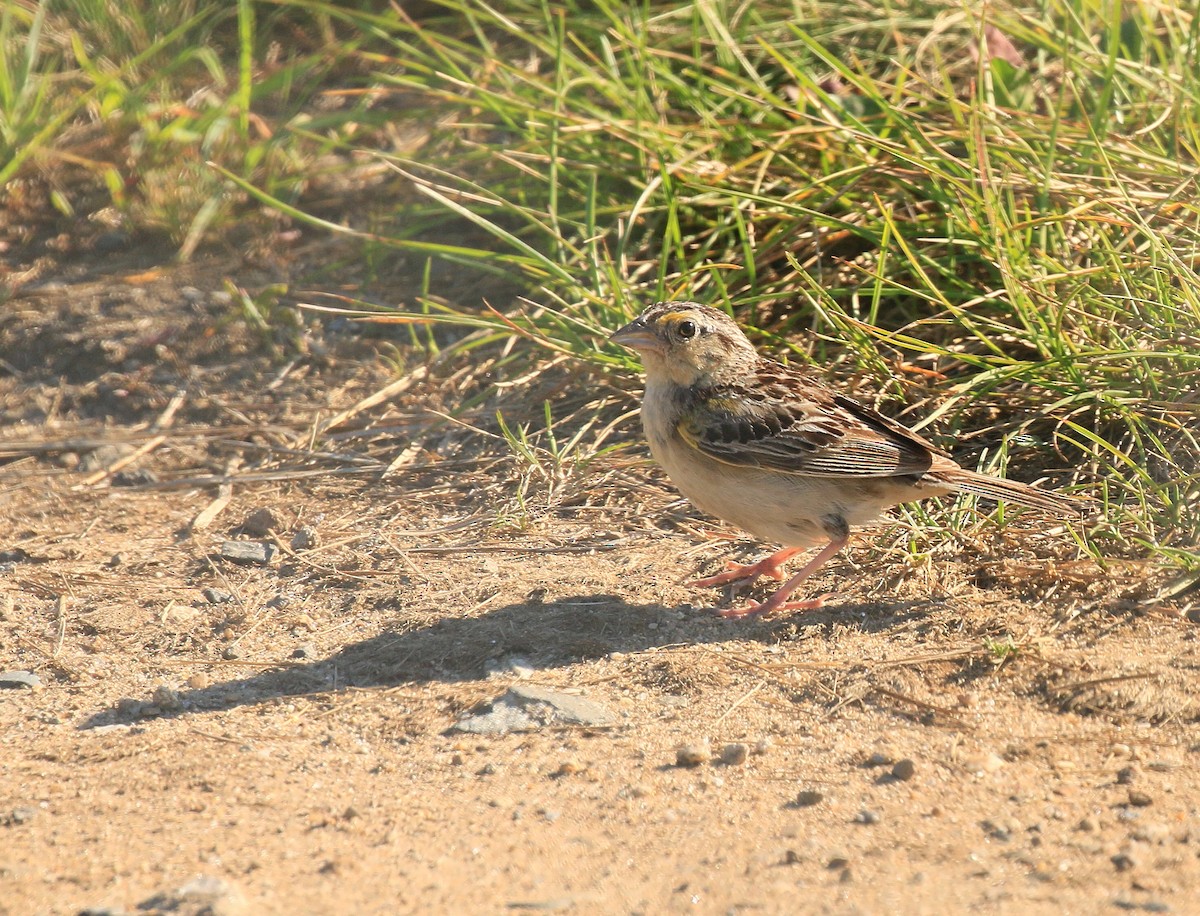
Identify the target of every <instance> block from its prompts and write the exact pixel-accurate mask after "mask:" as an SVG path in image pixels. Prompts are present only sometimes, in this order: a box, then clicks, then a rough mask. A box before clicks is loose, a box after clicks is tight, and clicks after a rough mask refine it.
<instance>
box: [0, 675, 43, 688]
mask: <svg viewBox="0 0 1200 916" xmlns="http://www.w3.org/2000/svg"><path fill="white" fill-rule="evenodd" d="M41 686H42V679H41V678H40V677H38V676H37V675H36V674H34V673H33V672H32V671H15V670H10V671H0V688H8V689H10V690H20V689H21V688H22V687H28V688H29V689H30V690H40V689H41Z"/></svg>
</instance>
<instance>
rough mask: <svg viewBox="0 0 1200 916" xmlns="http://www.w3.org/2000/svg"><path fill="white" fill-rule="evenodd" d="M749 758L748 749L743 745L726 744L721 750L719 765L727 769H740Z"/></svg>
mask: <svg viewBox="0 0 1200 916" xmlns="http://www.w3.org/2000/svg"><path fill="white" fill-rule="evenodd" d="M749 756H750V748H748V747H747V746H746V745H744V744H727V745H725V747H723V748H721V763H723V764H725V766H729V767H740V766H741V765H742V764H743V763H745V762H746V758H748V757H749Z"/></svg>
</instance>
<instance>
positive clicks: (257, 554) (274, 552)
mask: <svg viewBox="0 0 1200 916" xmlns="http://www.w3.org/2000/svg"><path fill="white" fill-rule="evenodd" d="M221 556H222V557H223V558H225V559H226V560H232V561H233V562H234V563H255V564H257V565H259V566H270V565H271V564H272V563H273V562H274V561H275V560H276V558H278V556H279V550H278V548H276V546H275V545H274V544H269V543H267V542H266V541H225V542H223V543H222V544H221Z"/></svg>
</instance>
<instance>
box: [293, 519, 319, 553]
mask: <svg viewBox="0 0 1200 916" xmlns="http://www.w3.org/2000/svg"><path fill="white" fill-rule="evenodd" d="M320 543H321V536H320V535H319V534H318V533H317V529H316V528H313V527H312V526H311V525H301V526H300V527H299V528H297V529H296V533H295V534H293V535H292V550H312V549H313V548H314V547H316V546H318V545H319V544H320Z"/></svg>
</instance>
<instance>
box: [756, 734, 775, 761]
mask: <svg viewBox="0 0 1200 916" xmlns="http://www.w3.org/2000/svg"><path fill="white" fill-rule="evenodd" d="M774 744H775V742H774V741H772V740H771V738H770V737H769V736H768V737H765V738H759V739H758V740H757V741H756V742H754V753H755V754H756V755H759V756H761V755H762V754H765V753H767V752H768V751H770V750H771V748H772V746H774Z"/></svg>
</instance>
